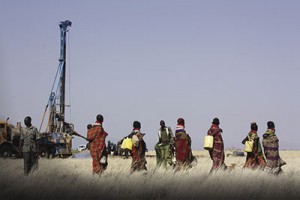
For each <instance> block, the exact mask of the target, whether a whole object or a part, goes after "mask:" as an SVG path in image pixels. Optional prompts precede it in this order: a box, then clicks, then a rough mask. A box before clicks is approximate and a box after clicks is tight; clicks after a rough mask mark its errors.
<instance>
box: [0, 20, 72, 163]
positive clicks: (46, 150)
mask: <svg viewBox="0 0 300 200" xmlns="http://www.w3.org/2000/svg"><path fill="white" fill-rule="evenodd" d="M71 25H72V22H70V21H69V20H66V21H63V22H60V24H59V27H60V58H59V66H58V69H57V72H56V75H55V79H54V82H53V85H52V89H51V92H50V96H49V99H48V102H47V105H46V108H45V112H44V115H43V119H42V122H41V125H40V128H39V132H40V136H41V139H40V140H39V154H40V156H41V157H48V158H49V157H50V156H51V155H52V157H54V156H59V157H69V156H71V155H72V138H73V137H72V134H73V133H74V126H73V124H71V123H68V122H66V121H65V107H66V106H67V105H66V104H65V93H66V89H65V88H66V84H65V83H66V60H67V59H66V35H67V32H68V27H69V26H71ZM47 112H49V113H48V116H49V118H48V121H47V124H46V129H45V131H43V132H41V129H42V126H43V122H44V119H45V116H46V114H47ZM21 130H22V127H21V123H20V122H18V123H17V126H16V128H15V127H14V126H13V125H11V124H9V123H8V119H7V120H6V121H0V157H11V156H14V157H22V152H21V149H20V148H19V144H20V137H21Z"/></svg>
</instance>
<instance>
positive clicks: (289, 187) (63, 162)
mask: <svg viewBox="0 0 300 200" xmlns="http://www.w3.org/2000/svg"><path fill="white" fill-rule="evenodd" d="M194 154H195V155H196V156H197V157H198V165H197V166H195V167H193V168H191V169H189V170H186V171H180V172H177V173H174V172H173V171H172V170H163V169H155V165H156V160H155V158H154V157H148V158H147V161H148V164H147V167H148V172H147V173H134V174H132V175H130V173H129V172H130V164H131V160H130V159H122V158H119V157H110V158H109V166H108V169H107V170H106V171H105V173H104V174H102V175H101V176H98V175H92V173H91V162H92V160H91V159H90V158H88V159H73V158H68V159H52V160H47V159H40V160H39V169H38V170H37V171H35V172H34V173H32V174H30V175H29V176H24V175H23V160H21V159H0V166H1V173H0V191H1V192H0V193H1V194H0V197H1V199H172V200H173V199H255V200H258V199H300V188H299V187H300V170H299V169H300V152H298V151H282V152H281V157H282V158H283V159H284V160H285V161H286V162H287V163H288V164H287V165H286V166H284V167H283V170H284V173H283V174H282V175H280V176H273V175H270V174H266V173H265V172H262V171H252V170H243V169H242V165H243V163H244V161H245V157H231V156H230V157H226V160H225V163H226V164H227V165H231V164H232V163H235V164H237V167H236V169H235V170H233V171H231V172H229V171H220V172H218V173H214V174H211V175H209V170H210V167H211V164H212V162H211V160H210V158H209V157H208V153H207V152H206V151H198V152H194Z"/></svg>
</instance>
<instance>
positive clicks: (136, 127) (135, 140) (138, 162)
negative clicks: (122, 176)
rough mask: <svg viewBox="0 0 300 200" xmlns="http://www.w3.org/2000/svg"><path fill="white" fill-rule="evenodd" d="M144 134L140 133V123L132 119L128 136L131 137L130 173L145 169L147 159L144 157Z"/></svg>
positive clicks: (145, 148)
mask: <svg viewBox="0 0 300 200" xmlns="http://www.w3.org/2000/svg"><path fill="white" fill-rule="evenodd" d="M144 135H145V134H144V133H141V123H140V122H139V121H134V122H133V130H132V132H131V133H130V135H129V136H128V137H129V138H132V150H131V155H132V162H131V169H130V173H133V172H135V171H146V170H147V167H146V164H147V161H146V157H145V153H146V150H147V147H146V143H145V141H144V139H143V137H144Z"/></svg>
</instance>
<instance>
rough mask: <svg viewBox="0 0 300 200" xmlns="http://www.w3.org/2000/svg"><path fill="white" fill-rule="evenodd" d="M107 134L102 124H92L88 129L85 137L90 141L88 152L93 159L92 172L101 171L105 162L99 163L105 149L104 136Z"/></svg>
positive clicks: (104, 166)
mask: <svg viewBox="0 0 300 200" xmlns="http://www.w3.org/2000/svg"><path fill="white" fill-rule="evenodd" d="M107 135H108V134H107V133H106V132H105V131H104V130H103V128H102V126H101V125H100V124H99V125H94V126H93V127H92V128H90V129H89V130H88V133H87V139H88V140H89V141H90V154H91V157H92V159H93V173H102V172H103V171H104V170H105V168H106V166H107V163H105V164H101V163H100V159H101V157H102V156H103V154H104V151H105V149H106V146H105V138H106V136H107Z"/></svg>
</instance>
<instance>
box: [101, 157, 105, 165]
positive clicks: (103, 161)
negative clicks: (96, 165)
mask: <svg viewBox="0 0 300 200" xmlns="http://www.w3.org/2000/svg"><path fill="white" fill-rule="evenodd" d="M100 163H101V164H105V163H106V157H105V156H102V157H101V159H100Z"/></svg>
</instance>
